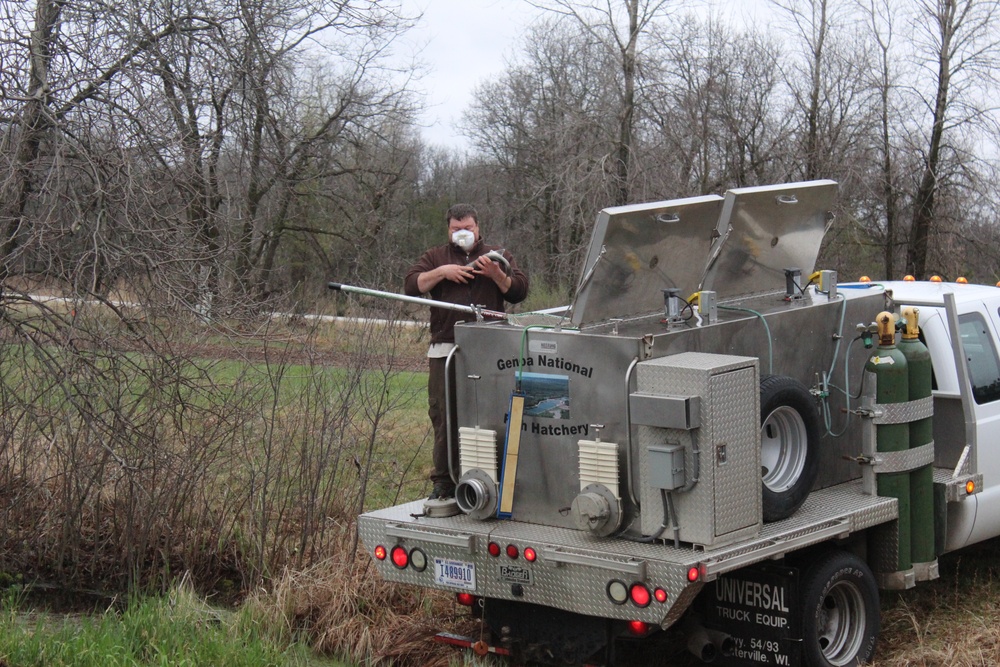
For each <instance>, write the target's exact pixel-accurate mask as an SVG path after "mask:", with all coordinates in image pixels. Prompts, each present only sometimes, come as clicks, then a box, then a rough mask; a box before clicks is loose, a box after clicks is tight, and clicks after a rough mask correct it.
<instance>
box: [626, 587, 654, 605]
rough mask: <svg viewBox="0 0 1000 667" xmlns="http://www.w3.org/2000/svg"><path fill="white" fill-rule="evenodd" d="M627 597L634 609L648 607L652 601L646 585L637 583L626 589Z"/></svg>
mask: <svg viewBox="0 0 1000 667" xmlns="http://www.w3.org/2000/svg"><path fill="white" fill-rule="evenodd" d="M628 596H629V597H630V598H632V603H633V604H634V605H635V606H636V607H648V606H649V603H650V602H651V601H652V599H653V598H652V596H651V595H650V593H649V589H648V588H646V584H641V583H638V582H637V583H634V584H632V587H631V588H629V589H628Z"/></svg>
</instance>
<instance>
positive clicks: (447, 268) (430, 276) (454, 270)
mask: <svg viewBox="0 0 1000 667" xmlns="http://www.w3.org/2000/svg"><path fill="white" fill-rule="evenodd" d="M475 277H476V270H475V269H474V268H473V267H471V266H463V265H461V264H442V265H441V266H439V267H437V268H434V269H431V270H430V271H424V272H423V273H421V274H420V275H418V276H417V289H419V290H420V293H421V294H427V293H428V292H430V291H431V290H432V289H434V287H435V286H436V285H437V284H438V283H439V282H441V281H442V280H450V281H451V282H453V283H463V284H464V283H467V282H469V281H470V280H472V279H473V278H475Z"/></svg>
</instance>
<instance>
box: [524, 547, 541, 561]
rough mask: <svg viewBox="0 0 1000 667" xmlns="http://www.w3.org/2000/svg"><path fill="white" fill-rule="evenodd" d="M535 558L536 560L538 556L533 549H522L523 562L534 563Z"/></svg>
mask: <svg viewBox="0 0 1000 667" xmlns="http://www.w3.org/2000/svg"><path fill="white" fill-rule="evenodd" d="M536 558H538V554H537V553H536V552H535V550H534V549H532V548H531V547H525V548H524V560H526V561H528V562H529V563H534V562H535V559H536Z"/></svg>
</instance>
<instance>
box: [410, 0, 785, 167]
mask: <svg viewBox="0 0 1000 667" xmlns="http://www.w3.org/2000/svg"><path fill="white" fill-rule="evenodd" d="M766 2H767V0H735V1H734V0H715V2H714V5H715V7H716V9H715V11H716V12H721V13H722V14H723V15H725V16H727V17H729V18H732V19H733V20H737V21H746V22H752V21H753V20H754V19H753V17H754V14H755V12H757V13H759V12H760V9H759V7H761V6H764V5H766ZM702 5H703V6H702V8H701V9H702V10H703V11H706V12H708V11H709V9H708V6H709V2H708V1H705V2H703V3H702ZM693 6H694V3H691V2H687V3H685V5H684V7H685V9H690V8H692V7H693ZM720 8H721V9H720ZM403 9H404V11H405V12H406V13H407V14H410V15H414V14H417V13H421V12H422V13H423V19H422V20H421V21H420V22H419V24H418V25H417V26H416V27H415V28H413V29H412V30H411V31H410V32H409V33H407V35H406V38H405V40H404V44H405V49H406V50H410V51H413V50H415V49H417V48H422V49H423V50H422V52H421V54H420V58H421V60H422V61H423V62H424V63H425V64H426V66H427V67H428V73H427V75H426V76H425V77H424V78H423V79H422V80H421V81H419V82H417V84H416V86H417V88H418V89H420V90H422V91H424V92H425V93H426V103H427V112H426V113H425V114H424V115H423V117H422V118H421V123H422V124H424V125H426V126H427V127H426V129H424V131H423V135H424V139H425V140H426V141H427V142H428V143H432V144H437V145H439V146H444V147H453V148H456V149H459V150H464V149H465V148H466V147H467V140H466V139H465V138H464V137H462V136H460V135H459V131H458V129H457V128H456V127H455V125H456V123H457V122H458V121H459V119H460V118H461V116H462V110H463V109H464V108H465V107H466V106H467V105H468V104H469V103H470V101H471V100H472V93H473V89H474V88H475V87H476V85H477V84H480V83H482V82H484V81H487V80H489V79H491V78H492V77H493V76H495V75H497V74H498V73H500V72H502V71H503V70H504V59H505V58H507V59H510V58H511V57H512V56H513V55H514V53H515V49H516V48H517V44H518V40H519V39H520V37H521V36H522V34H523V33H524V31H525V28H526V27H527V25H528V24H529V23H530V22H531V20H532V19H533V18H534V17H536V16H537V15H538V10H536V9H534V8H533V7H531V6H530V5H529V4H528V3H527V2H525V0H403Z"/></svg>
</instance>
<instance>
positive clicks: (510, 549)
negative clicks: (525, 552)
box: [507, 544, 520, 559]
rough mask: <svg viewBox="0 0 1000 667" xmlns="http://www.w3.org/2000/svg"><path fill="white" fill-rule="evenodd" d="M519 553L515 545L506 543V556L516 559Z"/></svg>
mask: <svg viewBox="0 0 1000 667" xmlns="http://www.w3.org/2000/svg"><path fill="white" fill-rule="evenodd" d="M519 555H520V552H519V551H518V549H517V547H516V546H514V545H513V544H508V545H507V558H514V559H516V558H517V557H518V556H519Z"/></svg>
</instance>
